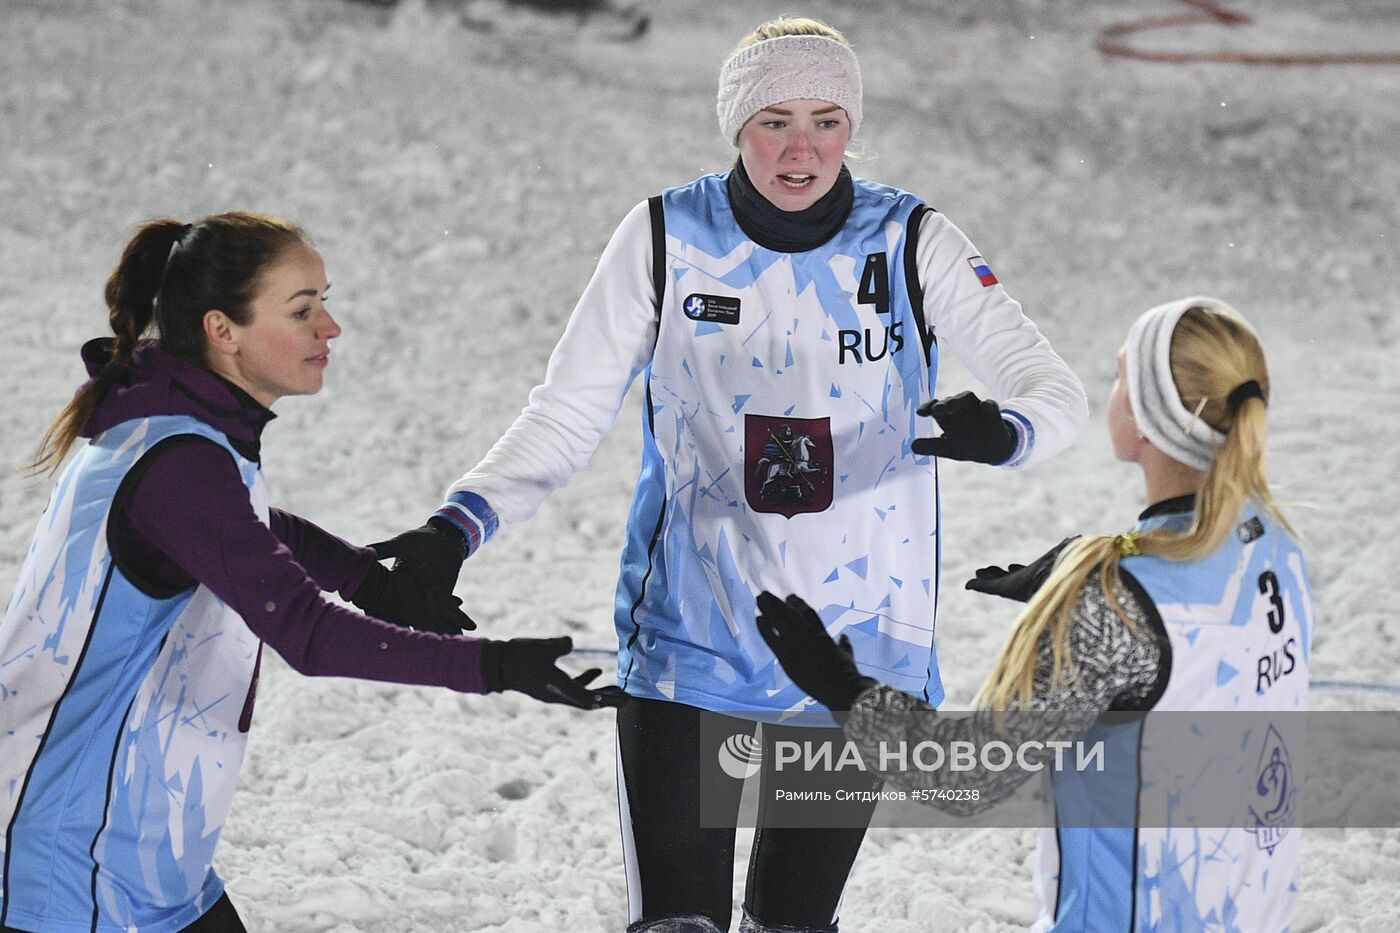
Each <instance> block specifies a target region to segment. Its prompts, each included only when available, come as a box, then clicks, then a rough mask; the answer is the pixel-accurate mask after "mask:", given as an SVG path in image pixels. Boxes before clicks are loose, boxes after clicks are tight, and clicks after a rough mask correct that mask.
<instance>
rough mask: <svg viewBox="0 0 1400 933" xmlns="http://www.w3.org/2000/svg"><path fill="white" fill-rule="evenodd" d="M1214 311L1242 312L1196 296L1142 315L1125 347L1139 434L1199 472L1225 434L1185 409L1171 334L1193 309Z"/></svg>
mask: <svg viewBox="0 0 1400 933" xmlns="http://www.w3.org/2000/svg"><path fill="white" fill-rule="evenodd" d="M1197 307H1207V308H1215V309H1218V310H1221V311H1224V312H1226V313H1227V314H1230V315H1232V316H1233V317H1235V318H1238V319H1239V321H1240V323H1241V324H1243V325H1244V326H1245V328H1246V329H1247V330H1249V331H1250V333H1253V332H1254V329H1253V328H1251V327H1250V326H1249V322H1247V321H1245V319H1244V318H1243V317H1241V316H1240V313H1239V312H1238V311H1236V310H1235V309H1234V308H1232V307H1230V306H1229V305H1228V304H1226V303H1225V302H1223V301H1220V300H1219V299H1217V298H1206V297H1202V296H1195V297H1192V298H1182V299H1181V300H1179V301H1170V302H1168V303H1166V304H1164V305H1158V306H1157V307H1155V308H1152V309H1151V310H1148V311H1145V312H1143V314H1142V316H1141V317H1139V318H1138V319H1137V320H1136V321H1134V322H1133V326H1132V327H1131V328H1130V329H1129V330H1128V342H1127V344H1125V346H1124V348H1123V349H1124V356H1125V358H1126V359H1125V362H1126V364H1127V376H1128V401H1129V402H1130V403H1131V405H1132V408H1133V418H1134V419H1135V420H1136V421H1137V426H1138V430H1139V431H1141V432H1142V433H1143V436H1144V437H1146V438H1147V439H1148V440H1149V441H1151V442H1152V444H1153V446H1155V447H1156V448H1157V449H1158V450H1160V451H1162V452H1163V453H1165V454H1167V455H1168V456H1169V457H1171V458H1172V459H1173V460H1178V461H1180V462H1181V463H1184V464H1186V465H1187V466H1189V467H1192V468H1193V469H1197V470H1205V469H1207V468H1208V467H1209V466H1210V464H1211V461H1212V460H1214V459H1215V451H1216V449H1217V448H1219V447H1220V446H1221V445H1222V444H1224V443H1225V435H1224V434H1221V433H1220V432H1219V431H1217V430H1215V428H1213V427H1211V426H1210V425H1209V424H1207V423H1206V422H1205V420H1204V419H1202V418H1201V417H1200V415H1199V414H1197V413H1196V412H1193V411H1190V410H1189V409H1187V407H1186V406H1185V405H1184V404H1182V401H1181V393H1180V392H1178V391H1177V388H1176V382H1175V381H1173V379H1172V366H1171V352H1172V334H1173V333H1174V332H1175V331H1176V325H1177V322H1178V321H1180V320H1181V316H1182V315H1183V314H1185V313H1186V312H1187V311H1188V310H1189V309H1191V308H1197Z"/></svg>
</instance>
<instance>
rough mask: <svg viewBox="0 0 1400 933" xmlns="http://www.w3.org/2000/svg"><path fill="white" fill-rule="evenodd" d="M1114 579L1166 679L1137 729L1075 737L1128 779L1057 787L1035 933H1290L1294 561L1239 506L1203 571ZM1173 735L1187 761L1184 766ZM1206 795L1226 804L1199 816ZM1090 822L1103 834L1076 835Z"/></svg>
mask: <svg viewBox="0 0 1400 933" xmlns="http://www.w3.org/2000/svg"><path fill="white" fill-rule="evenodd" d="M1190 521H1191V516H1190V515H1189V514H1186V515H1181V514H1177V515H1170V516H1160V517H1154V518H1150V519H1147V520H1146V521H1144V522H1141V523H1139V525H1138V526H1137V527H1138V528H1139V529H1143V530H1146V529H1149V528H1155V527H1159V526H1161V525H1164V524H1168V523H1171V524H1174V525H1175V526H1177V527H1179V528H1181V529H1183V530H1184V529H1185V528H1186V527H1188V526H1189V524H1190ZM1122 567H1123V570H1124V571H1125V572H1126V573H1125V581H1127V582H1128V583H1129V585H1130V586H1132V585H1133V581H1136V585H1137V587H1138V588H1139V589H1140V594H1139V595H1140V596H1145V597H1146V599H1147V601H1148V602H1150V604H1151V608H1153V609H1155V612H1156V614H1157V615H1158V616H1159V617H1160V619H1161V624H1162V628H1163V634H1164V635H1165V638H1166V642H1167V645H1168V646H1169V647H1168V648H1167V649H1166V650H1164V658H1163V665H1164V670H1166V671H1167V675H1166V681H1165V683H1164V684H1160V685H1159V690H1160V691H1161V692H1160V696H1159V698H1158V699H1157V701H1156V703H1155V704H1154V705H1153V706H1152V711H1151V712H1149V713H1148V714H1147V715H1146V716H1144V717H1142V718H1141V719H1139V720H1137V721H1134V722H1132V723H1130V724H1115V725H1106V724H1100V725H1099V726H1096V727H1095V728H1094V729H1093V730H1091V731H1090V732H1089V733H1088V735H1086V736H1085V741H1086V742H1089V743H1092V742H1094V741H1097V740H1103V741H1105V742H1106V743H1108V745H1109V746H1110V754H1109V756H1108V760H1109V761H1115V760H1117V761H1132V762H1135V763H1136V766H1135V768H1132V769H1124V770H1121V771H1119V772H1117V773H1112V774H1098V773H1095V772H1093V771H1087V772H1084V773H1077V772H1071V771H1065V772H1060V773H1057V774H1056V776H1055V778H1054V785H1055V800H1056V804H1057V807H1058V808H1059V812H1060V813H1061V819H1062V821H1064V822H1065V823H1066V824H1067V825H1061V826H1060V827H1059V828H1058V830H1047V831H1045V832H1044V833H1043V834H1042V836H1041V840H1040V846H1039V861H1038V865H1037V877H1036V890H1037V894H1038V896H1039V899H1040V903H1041V908H1042V912H1041V919H1040V922H1039V923H1038V924H1037V925H1036V927H1035V929H1037V930H1057V931H1058V930H1064V931H1070V930H1075V931H1082V930H1088V931H1099V930H1103V931H1141V933H1146V931H1157V930H1161V931H1176V930H1216V929H1219V930H1248V931H1251V933H1256V931H1257V933H1276V931H1282V930H1286V929H1287V928H1288V925H1289V923H1290V921H1291V919H1292V917H1293V912H1294V909H1295V904H1296V897H1297V888H1296V886H1295V880H1296V878H1297V869H1298V852H1299V846H1300V844H1301V839H1300V830H1299V828H1298V827H1299V826H1300V825H1301V822H1302V820H1301V812H1300V809H1301V806H1302V795H1301V791H1300V788H1301V774H1300V773H1299V769H1300V768H1301V765H1302V757H1303V749H1302V748H1301V747H1300V740H1301V722H1300V719H1301V717H1300V716H1299V715H1296V714H1300V713H1302V712H1304V711H1305V710H1306V704H1307V688H1308V661H1309V655H1310V649H1311V638H1312V630H1313V614H1312V602H1311V595H1310V590H1309V586H1308V578H1307V571H1306V568H1305V567H1304V564H1303V557H1302V553H1301V551H1300V550H1299V548H1298V545H1297V542H1296V541H1295V540H1294V539H1293V538H1292V536H1291V535H1289V534H1288V532H1287V530H1286V529H1284V528H1283V527H1282V526H1280V525H1279V524H1278V523H1277V522H1276V521H1275V520H1274V519H1273V518H1272V517H1270V516H1268V515H1267V514H1264V513H1261V512H1260V511H1258V510H1257V509H1254V508H1249V509H1246V511H1245V512H1244V514H1243V515H1242V516H1241V518H1240V521H1239V523H1238V524H1237V525H1236V526H1235V528H1234V529H1233V533H1232V534H1231V535H1230V536H1229V537H1227V538H1226V540H1225V542H1224V543H1223V544H1222V545H1221V546H1220V547H1219V548H1218V549H1217V550H1216V551H1215V552H1214V553H1212V554H1210V555H1208V556H1207V557H1204V558H1202V559H1200V560H1197V561H1193V562H1190V563H1180V562H1174V561H1169V560H1164V559H1161V558H1157V557H1147V556H1137V557H1128V558H1124V559H1123V561H1122ZM1223 713H1240V714H1251V715H1247V716H1237V717H1236V716H1224V715H1222V714H1223ZM1271 713H1276V714H1278V715H1275V716H1271V715H1270V714H1271ZM1197 714H1199V715H1197ZM1183 736H1188V737H1193V738H1191V742H1192V743H1193V746H1192V747H1195V748H1196V749H1197V751H1195V752H1194V753H1193V752H1192V751H1191V750H1190V748H1188V749H1187V750H1186V751H1185V752H1183V741H1182V739H1183ZM1134 746H1135V748H1134ZM1115 747H1116V748H1119V749H1121V750H1123V751H1126V752H1127V754H1122V753H1121V752H1120V753H1119V754H1116V755H1115V754H1113V753H1112V748H1115ZM1202 749H1209V751H1202ZM1201 788H1209V789H1210V793H1211V794H1213V795H1215V796H1216V797H1218V798H1219V799H1220V800H1223V801H1228V803H1227V804H1224V805H1222V807H1219V808H1210V809H1207V810H1202V808H1201V806H1200V804H1201V801H1202V799H1203V798H1202V797H1201V796H1200V794H1201ZM1184 801H1191V802H1190V803H1184ZM1217 809H1224V810H1226V811H1228V812H1227V813H1226V814H1225V815H1227V816H1228V819H1217V817H1218V816H1220V815H1221V814H1219V813H1217V812H1215V811H1216V810H1217ZM1066 812H1073V813H1075V814H1076V815H1075V816H1074V817H1073V818H1066V817H1064V816H1063V814H1065V813H1066ZM1203 813H1205V814H1208V816H1203V815H1202V814H1203ZM1134 814H1136V816H1134ZM1098 815H1102V816H1103V819H1102V826H1103V828H1084V824H1085V822H1088V821H1089V820H1092V819H1093V818H1094V817H1095V816H1098ZM1124 816H1126V817H1127V819H1123V817H1124ZM1086 818H1087V819H1086ZM1203 819H1208V822H1206V823H1204V824H1203V823H1202V820H1203ZM1070 823H1076V824H1077V827H1075V826H1071V825H1068V824H1070ZM1135 823H1136V824H1137V825H1134V824H1135ZM1217 823H1225V824H1226V825H1215V824H1217ZM1164 827H1165V828H1164Z"/></svg>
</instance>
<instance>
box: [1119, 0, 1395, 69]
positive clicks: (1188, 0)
mask: <svg viewBox="0 0 1400 933" xmlns="http://www.w3.org/2000/svg"><path fill="white" fill-rule="evenodd" d="M1181 2H1182V3H1185V4H1186V5H1187V6H1190V7H1194V8H1195V11H1194V12H1191V13H1178V14H1176V15H1175V16H1154V17H1148V18H1146V19H1135V20H1128V21H1125V22H1121V23H1114V24H1112V25H1110V26H1106V27H1104V28H1103V29H1101V30H1099V35H1098V39H1097V40H1096V41H1095V42H1094V47H1095V48H1097V49H1098V50H1099V51H1100V52H1102V53H1103V54H1105V55H1111V56H1114V57H1115V58H1131V59H1136V60H1138V61H1144V62H1166V63H1168V64H1178V65H1179V64H1187V63H1191V62H1213V63H1222V64H1237V65H1400V52H1315V53H1308V52H1237V51H1228V50H1227V51H1223V52H1155V51H1149V50H1145V49H1135V48H1133V47H1132V46H1130V45H1128V44H1127V43H1126V42H1123V41H1120V37H1122V36H1128V35H1131V34H1132V33H1136V32H1144V31H1146V30H1149V29H1165V28H1169V27H1173V26H1198V25H1201V24H1203V23H1218V24H1220V25H1222V26H1242V25H1244V24H1246V23H1250V22H1253V20H1252V19H1251V18H1250V17H1248V16H1246V15H1245V14H1243V13H1236V12H1234V11H1233V10H1227V9H1225V8H1224V7H1222V6H1219V5H1217V4H1216V3H1213V2H1212V0H1181Z"/></svg>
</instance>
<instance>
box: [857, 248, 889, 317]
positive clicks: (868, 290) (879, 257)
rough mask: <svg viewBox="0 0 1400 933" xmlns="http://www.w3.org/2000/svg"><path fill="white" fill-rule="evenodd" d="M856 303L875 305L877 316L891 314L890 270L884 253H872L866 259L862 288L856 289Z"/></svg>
mask: <svg viewBox="0 0 1400 933" xmlns="http://www.w3.org/2000/svg"><path fill="white" fill-rule="evenodd" d="M856 301H858V302H859V303H860V304H863V305H874V306H875V313H876V314H889V313H890V269H889V264H888V263H887V262H886V261H885V254H884V253H871V254H870V255H869V256H866V257H865V268H864V269H862V270H861V273H860V287H859V288H857V289H856Z"/></svg>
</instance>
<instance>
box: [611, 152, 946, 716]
mask: <svg viewBox="0 0 1400 933" xmlns="http://www.w3.org/2000/svg"><path fill="white" fill-rule="evenodd" d="M663 205H664V208H665V219H666V269H665V274H666V291H665V296H664V300H663V301H662V304H661V314H660V328H659V333H658V336H657V340H656V349H655V351H654V353H653V356H652V360H651V364H650V365H649V366H648V368H647V371H646V380H647V381H646V387H647V410H646V417H645V420H644V423H643V426H642V429H643V441H642V443H643V447H642V450H643V455H642V456H643V463H642V472H641V479H640V480H639V481H638V488H637V492H636V496H635V498H634V500H633V506H632V514H631V517H630V519H629V521H628V529H629V536H628V540H627V545H626V548H625V550H624V552H623V557H622V574H621V580H620V583H619V586H618V593H617V606H616V615H615V621H616V624H617V630H618V638H619V642H620V646H621V647H620V651H619V656H618V665H619V676H620V678H621V680H622V683H623V685H624V687H625V688H626V689H627V690H628V691H629V692H630V693H633V694H636V695H641V696H650V697H656V698H665V699H671V700H679V701H680V702H684V703H688V704H690V705H693V706H700V707H703V708H707V709H716V710H731V711H746V710H774V709H777V710H790V709H791V710H796V709H800V708H801V707H802V706H804V705H805V703H806V701H807V697H806V694H805V693H804V692H803V691H802V690H801V689H799V688H798V687H797V686H796V685H794V684H793V683H792V682H791V681H790V680H789V679H788V678H787V676H786V675H785V674H784V672H783V671H782V668H781V667H780V666H779V665H778V663H777V661H776V659H774V657H773V655H772V653H771V652H769V651H767V650H765V646H764V645H763V642H762V639H761V637H760V636H759V634H758V631H757V628H756V627H755V626H754V625H753V614H754V600H755V598H756V597H757V595H758V594H759V593H760V592H761V591H763V590H765V589H767V590H772V591H775V592H778V593H788V592H797V593H802V594H804V597H805V598H806V599H807V600H808V601H809V602H811V603H812V604H813V605H814V606H816V607H817V608H818V611H819V612H820V614H821V616H822V619H823V621H824V622H825V623H826V624H827V627H828V629H829V630H830V631H831V632H832V633H833V635H841V634H844V635H847V636H849V637H850V639H851V641H852V644H853V645H854V647H855V652H856V656H857V657H858V658H860V659H861V664H862V667H864V668H865V670H866V672H867V673H869V674H870V675H871V676H874V677H877V678H879V679H880V680H882V681H884V682H886V683H890V684H892V685H894V686H897V687H899V688H900V689H903V690H907V691H910V692H912V693H917V694H920V695H923V696H927V697H930V698H932V700H933V702H937V701H938V699H939V698H941V697H942V694H943V688H942V685H941V683H940V681H939V677H938V665H937V661H936V659H935V656H934V652H933V627H934V597H935V593H936V586H937V583H936V579H935V576H936V573H937V568H938V519H937V516H938V480H937V474H936V470H935V466H934V462H933V460H932V459H931V458H929V457H917V456H915V455H914V454H913V453H911V452H910V450H909V445H910V441H911V440H912V439H913V438H914V437H915V436H917V433H916V418H917V416H916V414H915V409H917V408H918V406H919V405H920V404H921V403H922V402H923V401H924V400H926V399H928V398H929V397H930V393H931V387H932V384H933V382H934V380H935V375H936V372H937V365H938V350H937V346H936V345H935V344H934V343H933V342H932V340H928V341H927V343H925V339H924V336H923V335H924V334H925V332H926V327H925V326H924V322H923V319H922V316H921V315H920V314H919V313H918V312H916V311H915V308H914V304H913V302H911V300H910V295H909V289H908V283H907V282H906V280H905V277H904V275H903V270H904V253H905V250H906V247H907V242H908V241H907V237H906V232H907V231H908V226H909V218H910V214H911V213H912V212H913V211H914V210H915V208H917V207H919V206H920V202H919V201H918V199H916V198H914V197H913V196H912V195H909V194H905V193H903V192H900V191H897V190H895V189H892V188H886V187H883V186H880V185H875V184H871V183H869V182H864V181H858V182H856V184H855V202H854V205H853V207H852V209H851V217H850V219H849V220H848V221H847V223H846V224H845V225H844V226H843V227H842V228H841V230H840V231H839V232H838V233H837V234H836V235H835V236H834V237H833V238H832V239H831V240H829V241H827V242H826V243H824V244H823V245H821V246H819V247H817V248H816V249H812V250H809V251H807V252H802V253H784V252H776V251H774V250H771V249H766V248H764V247H762V246H760V245H758V244H757V243H755V242H753V241H752V240H750V239H749V238H748V236H747V235H746V234H745V233H744V232H743V230H741V229H740V227H739V225H738V223H737V222H736V221H735V219H734V217H733V214H732V212H731V211H730V207H729V201H728V197H727V194H726V188H725V179H724V178H722V177H720V176H714V175H712V176H707V177H705V178H702V179H700V180H699V181H697V182H695V183H693V184H691V185H687V186H686V187H684V188H678V189H673V190H671V191H668V192H666V194H665V196H664V198H663Z"/></svg>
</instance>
